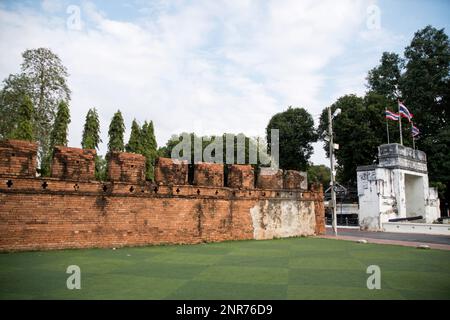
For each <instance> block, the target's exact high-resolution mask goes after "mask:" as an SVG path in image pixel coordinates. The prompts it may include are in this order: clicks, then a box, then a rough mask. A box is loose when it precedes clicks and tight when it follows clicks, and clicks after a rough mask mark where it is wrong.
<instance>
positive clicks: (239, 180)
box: [228, 164, 255, 189]
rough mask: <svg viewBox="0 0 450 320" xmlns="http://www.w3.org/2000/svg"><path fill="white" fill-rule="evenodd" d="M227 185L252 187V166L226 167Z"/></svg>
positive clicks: (253, 176) (235, 165)
mask: <svg viewBox="0 0 450 320" xmlns="http://www.w3.org/2000/svg"><path fill="white" fill-rule="evenodd" d="M228 187H230V188H239V189H240V188H243V189H253V188H254V187H255V172H254V170H253V167H252V166H251V165H239V164H233V165H230V166H229V168H228Z"/></svg>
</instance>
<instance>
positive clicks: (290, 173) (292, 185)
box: [283, 170, 308, 190]
mask: <svg viewBox="0 0 450 320" xmlns="http://www.w3.org/2000/svg"><path fill="white" fill-rule="evenodd" d="M283 187H284V189H303V190H306V189H308V180H307V174H306V172H301V171H297V170H286V171H285V172H284V180H283Z"/></svg>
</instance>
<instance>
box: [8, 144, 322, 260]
mask: <svg viewBox="0 0 450 320" xmlns="http://www.w3.org/2000/svg"><path fill="white" fill-rule="evenodd" d="M16 146H17V145H16ZM11 148H12V149H14V148H16V147H11ZM11 148H10V149H11ZM8 152H11V151H8ZM80 152H81V151H79V152H75V153H76V154H80ZM135 156H136V155H130V154H116V155H115V157H114V158H111V159H110V161H111V162H112V163H113V166H114V165H116V166H117V167H113V170H111V169H110V171H111V172H110V174H111V175H110V177H111V178H112V181H108V182H98V181H87V180H74V179H71V180H69V179H61V178H59V177H51V178H36V177H27V176H23V177H21V176H18V175H16V174H14V173H15V171H11V172H8V171H7V170H6V169H2V170H3V171H1V172H3V173H2V174H0V235H1V237H0V251H11V250H40V249H62V248H89V247H120V246H137V245H148V244H162V243H199V242H205V241H223V240H237V239H271V238H274V237H286V236H302V235H305V236H306V235H314V234H317V233H320V232H324V224H323V223H324V220H323V216H324V211H323V191H322V189H321V188H320V187H317V188H316V189H313V190H311V191H305V190H298V189H292V190H283V189H278V188H270V189H269V188H267V189H257V188H252V187H251V184H248V185H249V188H228V187H224V186H223V184H222V185H219V181H220V179H222V183H223V166H222V171H221V170H220V169H219V167H218V166H217V165H210V164H202V165H200V166H197V169H201V173H202V175H198V177H197V183H199V184H204V185H188V184H187V183H186V181H187V180H186V179H187V177H186V176H187V172H186V171H185V170H187V168H186V167H185V166H187V164H186V163H183V164H180V163H178V164H175V163H173V162H169V161H166V160H161V159H160V160H159V161H158V166H157V168H156V171H155V174H156V172H158V170H160V173H161V174H162V176H160V177H163V178H161V179H159V178H158V179H159V183H152V182H148V181H144V180H143V177H142V173H141V172H143V168H145V160H144V161H142V158H140V157H135ZM114 162H115V164H114ZM130 163H132V164H133V167H131V164H130ZM110 164H111V163H110ZM179 165H180V166H181V167H179ZM136 166H137V167H136ZM163 168H169V169H168V171H164V170H163ZM174 168H175V171H173V169H174ZM176 168H178V169H180V171H176ZM208 169H210V170H211V169H212V171H213V172H212V174H210V175H207V174H206V172H208ZM235 170H237V171H236V172H239V173H245V174H244V176H245V175H247V178H245V179H244V180H245V181H247V182H248V180H251V179H250V177H249V176H248V175H250V173H249V172H250V171H249V168H246V167H245V166H238V167H235ZM169 173H170V174H169ZM221 176H222V178H220V177H221ZM180 177H181V178H180ZM207 177H212V178H207ZM202 179H203V180H202ZM246 179H248V180H246ZM239 181H241V180H239ZM174 182H177V183H174ZM179 182H183V183H179ZM247 182H245V183H247ZM239 184H240V185H242V182H236V185H239Z"/></svg>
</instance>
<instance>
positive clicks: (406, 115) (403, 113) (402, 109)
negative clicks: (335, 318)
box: [398, 101, 413, 122]
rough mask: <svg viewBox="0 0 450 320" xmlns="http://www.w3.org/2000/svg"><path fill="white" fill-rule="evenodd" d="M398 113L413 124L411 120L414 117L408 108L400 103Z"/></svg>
mask: <svg viewBox="0 0 450 320" xmlns="http://www.w3.org/2000/svg"><path fill="white" fill-rule="evenodd" d="M398 111H399V114H400V116H402V117H403V118H406V119H408V120H409V122H411V119H412V117H413V115H412V113H411V112H409V110H408V108H407V107H406V106H405V105H404V104H403V103H401V102H400V101H399V102H398Z"/></svg>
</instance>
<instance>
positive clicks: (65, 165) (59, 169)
mask: <svg viewBox="0 0 450 320" xmlns="http://www.w3.org/2000/svg"><path fill="white" fill-rule="evenodd" d="M95 156H96V152H95V150H92V149H79V148H68V147H61V146H58V147H55V149H54V153H53V161H52V167H51V172H52V177H55V178H61V179H70V180H94V179H95Z"/></svg>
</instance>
